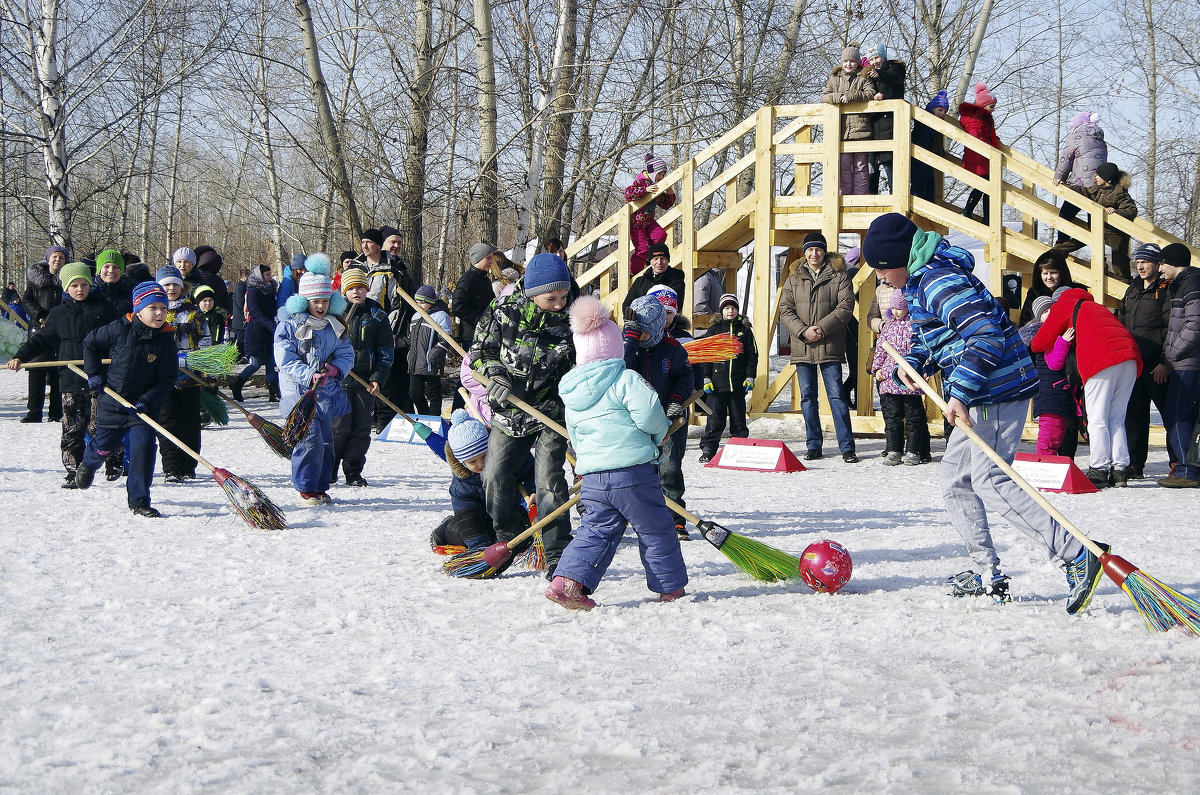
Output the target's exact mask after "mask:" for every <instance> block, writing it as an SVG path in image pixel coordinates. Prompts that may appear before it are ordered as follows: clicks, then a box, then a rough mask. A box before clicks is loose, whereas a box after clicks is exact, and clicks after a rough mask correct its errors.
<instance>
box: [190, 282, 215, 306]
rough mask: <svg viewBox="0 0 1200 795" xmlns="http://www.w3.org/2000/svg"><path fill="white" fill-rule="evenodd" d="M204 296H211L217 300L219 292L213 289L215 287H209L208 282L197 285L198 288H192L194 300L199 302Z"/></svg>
mask: <svg viewBox="0 0 1200 795" xmlns="http://www.w3.org/2000/svg"><path fill="white" fill-rule="evenodd" d="M204 298H211V299H213V300H214V301H216V300H217V294H216V292H215V291H214V290H213V288H211V287H209V286H208V285H207V284H200V285H197V286H196V289H195V290H192V301H194V302H195V303H197V304H199V303H200V301H201V300H202V299H204Z"/></svg>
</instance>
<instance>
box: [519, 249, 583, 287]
mask: <svg viewBox="0 0 1200 795" xmlns="http://www.w3.org/2000/svg"><path fill="white" fill-rule="evenodd" d="M522 285H523V287H524V289H525V295H526V296H527V297H529V298H533V297H534V296H535V295H541V294H542V293H552V292H554V291H555V290H569V289H571V274H570V272H569V271H567V263H565V262H563V261H562V259H561V258H560V257H558V256H556V255H554V254H547V253H544V252H543V253H541V254H537V255H535V256H534V257H533V259H531V260H529V264H528V265H527V266H526V267H525V281H524V282H522Z"/></svg>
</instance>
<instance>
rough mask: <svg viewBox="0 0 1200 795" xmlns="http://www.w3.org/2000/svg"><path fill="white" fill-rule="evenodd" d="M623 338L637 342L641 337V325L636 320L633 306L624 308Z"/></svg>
mask: <svg viewBox="0 0 1200 795" xmlns="http://www.w3.org/2000/svg"><path fill="white" fill-rule="evenodd" d="M624 331H625V339H626V340H627V341H629V342H638V341H640V340H641V339H642V326H641V324H640V323H638V321H637V313H636V312H634V311H633V307H630V308H628V309H626V310H625V330H624Z"/></svg>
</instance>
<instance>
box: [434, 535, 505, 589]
mask: <svg viewBox="0 0 1200 795" xmlns="http://www.w3.org/2000/svg"><path fill="white" fill-rule="evenodd" d="M492 546H495V544H493V545H492ZM500 546H503V547H504V549H505V551H507V550H508V547H507V546H506V545H505V544H504V542H500ZM488 549H491V547H488ZM486 552H487V550H483V549H477V550H473V551H471V552H463V553H462V554H460V555H455V556H453V557H452V558H450V559H449V560H447V561H446V562H445V563H443V564H442V571H444V572H446V573H447V574H449V575H450V576H451V577H462V578H465V579H468V580H486V579H490V578H491V577H495V576H496V575H497V574H498V573H499V571H500V570H499V569H498V568H496V567H494V566H489V565H488V562H487V560H486V559H485V558H484V555H485V554H486Z"/></svg>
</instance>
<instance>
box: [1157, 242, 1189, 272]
mask: <svg viewBox="0 0 1200 795" xmlns="http://www.w3.org/2000/svg"><path fill="white" fill-rule="evenodd" d="M1162 261H1163V264H1164V265H1170V266H1171V267H1172V268H1186V267H1188V266H1189V265H1191V264H1192V251H1191V249H1189V248H1188V247H1187V246H1185V245H1184V244H1182V243H1172V244H1170V245H1169V246H1163V250H1162Z"/></svg>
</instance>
